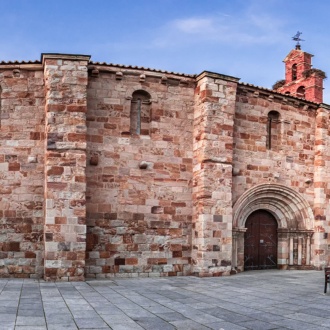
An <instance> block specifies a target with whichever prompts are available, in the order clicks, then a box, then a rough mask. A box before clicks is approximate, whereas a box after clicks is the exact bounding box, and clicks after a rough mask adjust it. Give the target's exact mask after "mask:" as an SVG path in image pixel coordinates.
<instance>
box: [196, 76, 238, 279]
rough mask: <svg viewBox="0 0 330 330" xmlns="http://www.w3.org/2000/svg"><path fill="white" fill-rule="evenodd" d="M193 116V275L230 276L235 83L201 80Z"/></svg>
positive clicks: (232, 80) (209, 78) (225, 79)
mask: <svg viewBox="0 0 330 330" xmlns="http://www.w3.org/2000/svg"><path fill="white" fill-rule="evenodd" d="M197 81H198V84H197V88H196V92H195V94H196V96H195V117H194V162H195V165H194V190H193V192H194V195H193V200H194V218H193V251H192V258H193V260H192V261H193V272H194V274H196V275H198V276H220V275H222V274H226V275H228V274H229V273H230V271H231V268H232V262H231V259H232V163H233V129H234V126H233V124H234V113H235V100H236V87H237V79H236V78H233V77H229V76H224V75H220V74H215V73H211V72H203V73H202V74H201V75H199V76H198V77H197Z"/></svg>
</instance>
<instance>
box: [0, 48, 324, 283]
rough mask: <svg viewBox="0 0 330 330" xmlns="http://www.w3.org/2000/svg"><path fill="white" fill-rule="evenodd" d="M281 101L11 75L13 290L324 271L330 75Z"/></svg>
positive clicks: (129, 75) (44, 66) (203, 80)
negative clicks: (39, 284)
mask: <svg viewBox="0 0 330 330" xmlns="http://www.w3.org/2000/svg"><path fill="white" fill-rule="evenodd" d="M311 60H312V55H311V54H309V53H307V52H305V51H302V50H301V49H300V46H299V45H298V46H296V48H295V49H293V50H292V51H291V52H290V53H289V54H288V56H287V57H286V58H285V59H284V63H285V72H286V73H285V80H282V81H279V82H278V83H276V84H275V85H274V88H273V89H267V88H262V87H258V86H254V85H251V84H246V83H242V82H240V81H239V79H238V78H235V77H231V76H228V75H223V74H219V73H214V72H209V71H204V72H202V73H200V74H198V75H188V74H179V73H174V72H167V71H160V70H154V69H149V68H143V67H134V66H124V65H115V64H107V63H98V62H92V61H91V60H90V56H87V55H70V54H53V53H47V54H42V55H41V60H40V61H35V62H0V192H1V194H0V219H1V231H0V277H21V278H27V277H30V278H45V279H46V280H62V281H73V280H74V281H76V280H84V279H85V278H90V277H94V278H107V277H115V276H121V277H135V276H149V277H151V276H154V277H156V276H178V275H195V276H221V275H228V274H234V273H236V272H241V271H245V270H250V269H268V268H279V269H290V268H294V269H322V268H323V267H324V266H325V265H327V264H328V263H329V259H330V236H329V235H328V233H330V208H329V198H330V137H329V110H330V106H329V105H326V104H324V103H323V100H322V94H323V79H324V78H325V73H324V72H323V71H321V70H318V69H314V68H312V62H311Z"/></svg>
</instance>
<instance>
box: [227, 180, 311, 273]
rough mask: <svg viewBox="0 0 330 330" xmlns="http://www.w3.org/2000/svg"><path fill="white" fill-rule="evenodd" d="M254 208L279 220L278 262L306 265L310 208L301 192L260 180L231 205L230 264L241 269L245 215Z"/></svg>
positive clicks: (309, 248)
mask: <svg viewBox="0 0 330 330" xmlns="http://www.w3.org/2000/svg"><path fill="white" fill-rule="evenodd" d="M257 210H266V211H268V212H269V213H271V214H272V215H273V216H274V218H275V219H276V221H277V224H278V230H277V231H278V237H277V240H278V241H277V246H278V250H277V265H278V268H281V269H286V268H288V266H292V267H294V268H304V267H309V266H310V264H311V258H310V255H311V236H312V234H313V221H314V220H313V219H314V216H313V212H312V209H311V207H310V206H309V204H308V203H307V201H306V200H305V199H304V198H303V196H302V195H301V194H299V193H298V192H296V191H294V190H293V189H291V188H288V187H286V186H283V185H279V184H260V185H257V186H255V187H253V188H251V189H249V190H247V191H246V192H245V193H244V194H243V195H242V196H241V197H240V198H239V199H238V200H237V202H236V203H235V205H234V207H233V259H232V260H233V267H234V268H236V269H237V270H239V271H243V269H244V233H245V231H246V228H245V222H246V220H247V218H248V216H249V215H250V214H251V213H253V212H254V211H257Z"/></svg>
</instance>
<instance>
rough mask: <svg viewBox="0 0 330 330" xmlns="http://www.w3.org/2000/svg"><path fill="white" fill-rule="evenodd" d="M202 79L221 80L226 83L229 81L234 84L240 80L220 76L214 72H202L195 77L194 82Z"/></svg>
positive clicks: (223, 75)
mask: <svg viewBox="0 0 330 330" xmlns="http://www.w3.org/2000/svg"><path fill="white" fill-rule="evenodd" d="M204 77H209V78H214V79H221V80H226V81H231V82H236V83H237V82H238V81H239V80H240V78H236V77H233V76H227V75H225V74H220V73H215V72H210V71H203V72H202V73H200V74H199V75H198V76H197V77H196V81H198V80H201V79H203V78H204Z"/></svg>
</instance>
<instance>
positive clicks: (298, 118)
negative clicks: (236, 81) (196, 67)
mask: <svg viewBox="0 0 330 330" xmlns="http://www.w3.org/2000/svg"><path fill="white" fill-rule="evenodd" d="M270 111H276V112H278V114H279V118H278V120H276V123H275V125H273V126H272V130H273V131H275V130H276V136H274V135H273V136H272V137H271V139H274V138H275V139H276V141H274V143H273V144H272V147H271V148H267V139H268V138H269V137H268V131H267V125H269V122H268V114H269V112H270ZM326 112H327V111H326V110H323V111H321V110H318V105H317V104H314V103H308V102H304V101H296V100H295V99H290V98H289V97H288V98H285V97H283V96H280V95H276V94H275V95H271V94H269V93H267V92H263V91H257V90H256V89H255V88H249V87H248V86H244V85H240V87H239V89H238V94H237V103H236V113H235V124H234V145H235V148H234V169H233V173H234V177H233V203H234V204H235V203H236V201H237V200H238V198H239V197H240V196H241V195H242V194H243V193H244V192H246V191H247V190H248V189H251V188H252V187H254V186H257V185H260V184H264V183H267V184H270V185H280V186H281V185H282V186H283V187H287V188H291V189H293V190H294V191H296V192H298V193H299V195H300V196H302V198H303V199H304V200H305V201H306V202H307V203H308V204H309V208H310V209H311V210H313V213H314V215H313V214H312V219H311V221H312V223H309V224H308V223H305V221H306V219H310V215H307V211H304V212H302V213H301V212H300V211H298V209H299V208H300V207H301V206H300V205H298V204H297V205H295V203H293V202H290V198H288V199H287V205H288V206H289V207H290V209H292V210H293V213H292V214H293V215H292V217H291V218H290V217H289V216H287V218H286V228H283V230H284V231H285V230H286V231H288V233H289V232H290V231H291V237H292V239H294V242H296V240H298V239H300V238H299V237H305V238H304V239H305V241H304V242H305V243H304V244H307V243H306V241H308V242H309V240H310V238H311V256H309V255H308V256H307V255H306V260H309V258H311V259H312V262H311V263H312V264H313V265H314V266H315V267H321V266H322V264H324V263H325V261H324V255H326V254H327V252H326V251H325V250H326V246H325V244H326V240H324V238H325V236H324V233H325V232H326V231H327V230H328V225H326V219H327V216H326V214H327V213H328V210H327V207H326V200H327V198H329V196H327V184H326V183H324V180H327V178H328V177H329V174H328V173H329V169H330V167H329V164H328V155H327V152H326V147H325V145H328V144H329V134H328V131H326V129H325V126H324V125H325V124H324V123H325V122H327V120H328V116H329V115H328V114H327V113H326ZM317 118H318V119H317ZM321 177H322V178H321ZM280 186H279V188H278V189H279V190H281V188H280ZM274 192H275V191H273V192H269V194H268V195H269V196H268V198H269V199H270V200H271V198H273V201H272V202H270V203H271V204H272V205H273V206H272V207H273V209H274V212H275V213H276V212H277V211H276V208H278V209H281V208H282V206H280V204H281V203H282V202H281V203H279V201H278V199H279V197H278V196H276V192H275V194H274ZM251 198H253V196H251ZM269 205H270V204H269ZM261 207H262V206H261ZM264 207H266V203H264ZM267 207H268V206H267ZM269 207H270V206H269ZM294 213H296V215H294ZM304 213H305V215H304ZM304 217H305V218H304ZM325 227H326V228H325ZM304 230H305V234H303V231H304ZM309 230H314V234H313V235H311V233H310V232H309ZM288 235H289V234H285V235H284V234H283V235H282V236H281V237H280V238H279V244H280V245H281V244H283V253H282V254H281V253H280V255H279V259H282V260H281V262H282V263H283V264H287V263H288V261H287V260H288V251H287V249H288V246H287V245H285V244H286V243H283V242H284V241H286V239H287V238H288V237H289V236H290V235H289V236H288ZM304 235H305V236H304ZM310 236H312V237H310ZM279 251H280V250H279ZM306 251H307V250H306ZM306 253H307V252H306ZM308 253H309V252H308ZM320 255H321V256H320ZM295 258H296V256H295ZM304 258H305V256H304ZM304 262H306V261H305V260H304V261H303V262H302V265H304ZM307 262H308V261H307Z"/></svg>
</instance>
